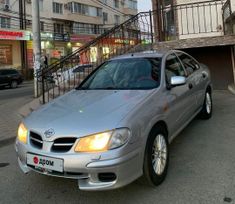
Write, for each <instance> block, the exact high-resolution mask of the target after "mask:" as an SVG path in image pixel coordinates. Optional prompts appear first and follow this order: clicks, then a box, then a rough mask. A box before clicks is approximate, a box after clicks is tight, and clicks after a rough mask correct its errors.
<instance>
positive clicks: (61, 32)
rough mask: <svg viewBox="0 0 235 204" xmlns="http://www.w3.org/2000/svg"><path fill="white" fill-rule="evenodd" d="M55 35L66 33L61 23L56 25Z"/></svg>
mask: <svg viewBox="0 0 235 204" xmlns="http://www.w3.org/2000/svg"><path fill="white" fill-rule="evenodd" d="M54 33H60V34H63V33H64V25H63V24H59V23H54Z"/></svg>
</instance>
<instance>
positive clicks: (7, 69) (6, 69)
mask: <svg viewBox="0 0 235 204" xmlns="http://www.w3.org/2000/svg"><path fill="white" fill-rule="evenodd" d="M9 70H15V71H17V70H16V69H14V68H4V69H0V71H9Z"/></svg>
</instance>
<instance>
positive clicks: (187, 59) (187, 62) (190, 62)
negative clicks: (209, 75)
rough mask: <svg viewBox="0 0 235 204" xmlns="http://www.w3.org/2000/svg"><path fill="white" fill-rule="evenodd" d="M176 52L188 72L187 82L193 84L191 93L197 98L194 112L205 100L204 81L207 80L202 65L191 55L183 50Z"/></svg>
mask: <svg viewBox="0 0 235 204" xmlns="http://www.w3.org/2000/svg"><path fill="white" fill-rule="evenodd" d="M176 54H177V56H178V57H179V59H180V60H181V62H182V64H183V66H184V68H185V70H186V72H187V82H188V83H190V84H191V95H192V97H193V98H194V100H195V103H194V105H195V108H194V112H196V111H197V110H198V108H200V106H201V104H202V102H203V101H201V100H202V99H204V94H205V93H204V91H203V90H204V88H203V87H204V83H203V81H205V77H204V75H203V74H202V70H201V69H200V65H199V64H198V63H197V62H196V60H195V59H193V58H192V57H191V56H190V55H188V54H186V53H183V52H177V53H176Z"/></svg>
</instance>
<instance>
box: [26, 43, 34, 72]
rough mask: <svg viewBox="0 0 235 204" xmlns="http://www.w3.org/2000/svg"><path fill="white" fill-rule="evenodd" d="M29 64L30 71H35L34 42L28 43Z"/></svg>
mask: <svg viewBox="0 0 235 204" xmlns="http://www.w3.org/2000/svg"><path fill="white" fill-rule="evenodd" d="M27 63H28V67H29V69H33V42H32V41H28V42H27Z"/></svg>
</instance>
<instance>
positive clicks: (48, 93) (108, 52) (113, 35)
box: [36, 11, 154, 104]
mask: <svg viewBox="0 0 235 204" xmlns="http://www.w3.org/2000/svg"><path fill="white" fill-rule="evenodd" d="M153 15H154V14H153V12H151V11H149V12H141V13H138V14H137V15H135V16H133V17H132V18H130V19H128V20H127V21H125V22H124V23H122V24H120V25H117V26H115V27H113V28H112V29H111V30H109V31H107V32H105V33H104V34H102V35H100V36H99V37H97V38H96V39H94V40H93V41H90V42H89V43H87V44H85V45H84V46H83V47H81V48H79V49H78V50H76V51H74V52H72V53H71V54H69V55H67V56H65V57H64V58H63V59H60V60H58V61H56V62H54V63H53V64H51V65H50V66H48V67H43V66H41V68H40V70H38V72H37V73H36V78H37V84H38V86H37V87H38V93H39V94H38V97H39V98H40V102H41V103H43V104H44V103H47V102H49V101H50V100H52V99H54V98H56V97H58V96H60V95H63V94H65V93H66V92H68V91H70V90H71V89H73V88H75V87H76V86H78V85H79V84H80V83H81V82H82V81H83V80H84V79H85V77H86V76H87V75H88V74H90V73H91V72H92V71H93V70H95V69H96V68H97V67H98V66H99V65H100V64H102V63H103V62H104V61H106V60H108V59H110V58H112V57H115V56H118V55H121V54H125V53H128V52H134V51H141V49H142V50H143V49H146V47H147V46H151V45H152V43H153V42H154V34H153V33H154V32H153V24H152V18H153Z"/></svg>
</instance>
